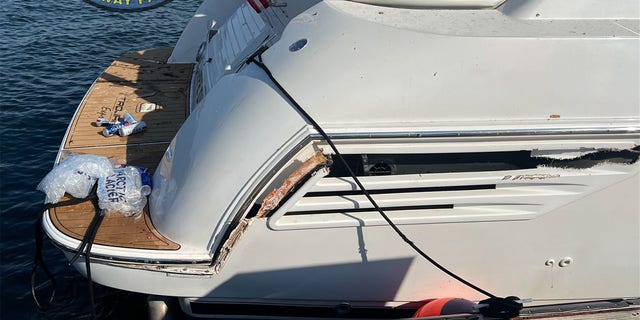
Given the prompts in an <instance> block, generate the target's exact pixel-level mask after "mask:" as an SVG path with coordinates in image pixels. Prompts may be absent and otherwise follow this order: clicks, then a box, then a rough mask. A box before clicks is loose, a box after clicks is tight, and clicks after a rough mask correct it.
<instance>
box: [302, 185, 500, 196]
mask: <svg viewBox="0 0 640 320" xmlns="http://www.w3.org/2000/svg"><path fill="white" fill-rule="evenodd" d="M495 188H496V185H495V184H479V185H466V186H441V187H417V188H397V189H368V188H367V191H369V193H370V194H391V193H417V192H439V191H469V190H490V189H495ZM360 194H362V191H360V190H343V191H314V192H308V193H307V194H305V195H304V196H305V197H329V196H353V195H360Z"/></svg>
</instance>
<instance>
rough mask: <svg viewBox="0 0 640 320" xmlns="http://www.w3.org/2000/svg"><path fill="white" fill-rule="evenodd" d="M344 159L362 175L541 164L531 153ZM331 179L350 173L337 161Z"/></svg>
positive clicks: (438, 154)
mask: <svg viewBox="0 0 640 320" xmlns="http://www.w3.org/2000/svg"><path fill="white" fill-rule="evenodd" d="M343 157H344V158H345V160H347V162H348V163H349V167H350V168H351V169H352V170H353V171H354V172H355V173H356V175H358V176H379V175H398V174H429V173H450V172H473V171H500V170H518V169H530V168H535V167H536V166H537V165H538V161H537V160H536V159H534V158H531V152H530V151H507V152H473V153H431V154H363V155H359V154H349V155H343ZM329 176H330V177H345V176H348V172H347V170H346V168H345V167H344V165H343V164H342V162H341V161H334V164H333V166H332V167H331V172H330V173H329Z"/></svg>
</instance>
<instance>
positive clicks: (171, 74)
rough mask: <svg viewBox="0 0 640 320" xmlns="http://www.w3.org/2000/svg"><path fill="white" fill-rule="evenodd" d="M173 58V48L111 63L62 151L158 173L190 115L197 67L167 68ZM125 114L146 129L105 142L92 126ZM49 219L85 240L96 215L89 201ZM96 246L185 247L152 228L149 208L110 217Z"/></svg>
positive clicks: (53, 213) (53, 212)
mask: <svg viewBox="0 0 640 320" xmlns="http://www.w3.org/2000/svg"><path fill="white" fill-rule="evenodd" d="M170 54H171V49H157V50H146V51H138V52H132V53H128V54H125V55H123V56H121V57H120V58H118V59H117V60H115V61H114V62H113V63H111V65H110V66H109V67H108V68H107V69H106V70H105V71H104V72H103V73H102V75H100V77H99V78H98V79H97V80H96V81H95V83H94V84H93V86H92V87H91V89H90V90H89V92H87V94H86V96H85V98H84V100H83V101H82V103H81V105H80V106H79V107H78V111H77V113H76V115H75V117H74V118H73V120H72V123H71V126H70V128H69V132H68V133H67V137H66V140H65V141H64V144H63V151H65V152H74V153H83V154H96V155H102V156H107V157H113V158H115V159H117V160H118V161H119V162H121V163H126V164H129V165H135V166H142V167H146V168H148V169H149V170H150V171H151V172H153V171H154V170H155V168H156V166H157V165H158V163H159V161H160V159H161V158H162V156H163V154H164V151H165V150H166V149H167V147H168V145H169V143H170V142H171V139H173V137H174V136H175V134H176V133H177V131H178V129H179V128H180V126H181V125H182V123H183V122H184V121H185V119H186V117H187V115H188V111H189V108H188V106H189V84H190V79H191V71H192V69H193V64H167V63H166V61H167V58H168V57H169V55H170ZM143 104H146V105H143ZM150 104H155V106H156V110H154V111H150V112H144V111H145V110H142V107H145V106H149V105H150ZM126 112H129V113H131V114H132V115H133V116H134V117H135V118H136V120H138V121H144V122H146V124H147V129H146V130H145V131H144V132H141V133H138V134H134V135H130V136H127V137H120V136H118V135H117V134H116V135H113V136H111V137H105V136H103V135H102V129H103V127H97V126H95V125H94V124H93V123H94V122H95V121H96V119H97V118H99V117H102V118H106V119H109V120H112V119H118V118H122V116H123V115H124V114H125V113H126ZM63 200H66V199H63ZM49 214H50V217H51V220H52V221H53V223H54V224H55V225H56V227H57V228H58V229H59V230H61V231H62V232H64V233H65V234H66V235H68V236H70V237H73V238H75V239H82V237H83V236H84V234H85V231H86V229H87V227H88V225H89V222H90V221H91V219H92V218H93V216H94V214H95V210H94V208H93V205H92V204H91V202H89V201H87V202H84V203H81V204H78V205H75V206H66V207H60V208H56V209H52V210H50V212H49ZM95 243H96V244H104V245H110V246H120V247H130V248H137V249H159V250H177V249H179V248H180V246H179V245H178V244H177V243H174V242H172V241H171V240H169V239H166V238H165V237H163V236H162V235H161V234H160V233H159V232H158V231H157V230H156V229H155V228H154V227H153V224H152V222H151V218H150V217H149V214H148V208H145V211H144V214H142V215H140V216H138V217H136V218H129V217H124V216H122V215H119V214H112V215H108V216H106V217H105V219H104V221H103V223H102V225H101V226H100V228H99V230H98V233H97V235H96V239H95Z"/></svg>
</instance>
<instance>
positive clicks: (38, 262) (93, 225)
mask: <svg viewBox="0 0 640 320" xmlns="http://www.w3.org/2000/svg"><path fill="white" fill-rule="evenodd" d="M87 200H91V203H92V204H93V206H94V208H95V215H94V216H93V218H92V219H91V222H90V223H89V226H88V227H87V230H86V231H85V234H84V236H83V238H82V241H81V242H80V246H79V247H78V250H77V251H76V253H75V254H74V256H73V257H72V258H71V259H70V260H69V265H72V264H73V263H74V262H75V261H76V260H77V259H78V258H79V257H80V255H81V254H82V253H83V252H84V253H85V268H86V271H87V280H88V281H89V299H90V300H91V307H92V308H91V312H92V315H93V318H94V319H96V318H97V313H96V304H95V293H94V286H93V280H92V277H91V260H90V258H91V247H92V246H93V242H94V240H95V237H96V234H97V233H98V228H99V227H100V225H101V224H102V221H103V220H104V214H103V212H102V210H100V207H99V205H98V197H97V194H96V186H94V188H93V189H92V191H91V193H90V194H89V196H87V197H86V198H81V199H71V200H68V201H64V202H59V203H56V204H47V205H45V206H44V207H43V208H42V210H41V211H40V214H39V216H38V219H37V221H36V228H35V241H36V254H35V257H34V262H33V268H32V270H31V295H32V296H33V300H34V301H35V303H36V307H37V308H38V309H40V310H43V311H44V310H47V309H48V306H49V305H50V304H51V303H53V300H54V299H55V293H56V282H55V278H54V276H53V274H52V273H51V272H50V271H49V269H48V268H47V266H46V264H45V263H44V260H43V259H42V246H43V242H42V239H43V235H44V232H43V229H42V219H43V216H44V212H45V211H47V210H50V209H52V208H56V207H61V206H68V205H74V204H78V203H81V202H85V201H87ZM38 267H41V268H42V270H43V271H44V272H45V274H46V275H47V278H49V280H50V281H51V286H52V292H51V296H50V297H49V301H48V303H47V306H45V305H43V304H42V303H41V302H40V300H39V299H38V297H37V295H36V291H35V290H36V289H35V288H36V285H35V281H36V272H37V269H38Z"/></svg>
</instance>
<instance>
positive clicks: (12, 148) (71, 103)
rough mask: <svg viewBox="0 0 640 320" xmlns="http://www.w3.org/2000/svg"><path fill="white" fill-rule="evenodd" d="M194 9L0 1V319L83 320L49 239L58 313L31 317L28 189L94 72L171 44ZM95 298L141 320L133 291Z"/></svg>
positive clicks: (104, 314) (114, 313)
mask: <svg viewBox="0 0 640 320" xmlns="http://www.w3.org/2000/svg"><path fill="white" fill-rule="evenodd" d="M199 3H200V0H175V1H173V2H171V3H169V4H168V5H166V6H163V7H161V8H158V9H154V10H150V11H146V12H137V13H117V12H108V11H103V10H100V9H97V8H95V7H93V6H90V5H88V4H86V3H84V2H83V1H82V0H3V1H2V4H0V97H1V99H0V222H1V226H0V319H90V318H92V315H91V304H90V301H89V299H88V297H87V284H86V281H85V279H84V278H82V277H81V276H80V275H79V274H78V273H77V272H75V270H73V269H72V268H71V267H67V266H66V264H65V263H66V260H65V259H64V257H63V256H62V254H61V252H60V251H59V250H57V249H56V248H55V247H53V246H52V245H51V244H50V243H48V242H45V243H46V245H45V251H44V258H45V260H46V262H47V263H48V265H49V267H50V269H51V270H52V271H53V273H54V274H55V275H56V278H57V280H58V281H57V282H58V287H59V289H58V297H57V298H56V305H57V306H59V308H57V309H54V310H53V311H50V312H47V313H44V312H40V311H38V310H37V309H36V307H35V304H34V303H33V301H32V298H31V293H30V284H29V281H30V280H29V278H30V273H31V265H32V261H33V255H34V252H35V249H34V240H33V233H34V231H33V230H34V222H35V219H36V213H37V211H38V210H39V208H40V207H41V205H42V202H43V200H44V195H43V194H42V193H40V192H39V191H36V190H35V188H36V185H37V184H38V182H39V181H40V180H41V179H42V178H43V177H44V175H45V174H46V173H47V172H48V171H49V170H50V169H51V167H52V164H53V161H54V159H55V156H56V153H57V150H58V147H59V145H60V142H61V140H62V137H63V135H64V132H65V130H66V128H67V125H68V123H69V120H70V119H71V117H72V115H73V113H74V111H75V109H76V107H77V105H78V103H79V102H80V100H81V99H82V97H83V95H84V93H85V91H86V90H87V89H88V88H89V87H90V86H91V83H92V82H93V80H94V79H95V78H96V77H97V76H98V75H99V74H100V73H101V71H102V70H103V69H104V68H105V67H106V66H108V65H109V63H110V62H111V61H112V60H114V59H115V58H116V57H118V56H120V55H122V54H123V53H126V52H130V51H134V50H142V49H149V48H159V47H168V46H173V45H174V44H175V42H176V40H177V39H178V37H179V35H180V33H181V31H182V29H183V28H184V26H185V25H186V23H187V21H188V20H189V18H190V17H191V16H192V15H193V13H194V11H195V10H196V8H197V6H198V5H199ZM44 280H45V278H44V277H43V276H42V274H40V276H39V282H44ZM47 290H48V286H47V285H45V286H43V287H42V288H41V291H42V294H43V295H46V293H47ZM96 294H97V296H98V298H97V299H96V300H97V303H98V312H99V314H100V316H101V318H106V319H136V318H137V319H144V318H145V317H146V315H145V314H144V306H143V305H144V298H143V297H140V296H139V295H135V294H131V293H125V292H120V291H116V290H109V289H107V288H104V287H98V288H97V291H96Z"/></svg>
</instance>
